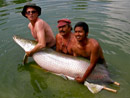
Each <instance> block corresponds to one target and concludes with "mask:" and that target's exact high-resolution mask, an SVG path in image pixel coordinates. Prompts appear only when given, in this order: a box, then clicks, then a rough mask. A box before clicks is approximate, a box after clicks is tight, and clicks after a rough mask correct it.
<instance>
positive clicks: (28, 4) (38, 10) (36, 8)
mask: <svg viewBox="0 0 130 98" xmlns="http://www.w3.org/2000/svg"><path fill="white" fill-rule="evenodd" d="M28 8H33V9H34V10H35V11H28V12H27V9H28ZM36 12H37V13H38V16H40V15H41V8H40V7H39V6H37V5H36V4H35V3H27V4H26V5H25V6H24V7H23V10H22V12H21V14H22V15H23V16H24V17H26V18H27V16H26V14H28V15H29V14H31V13H32V14H34V13H36Z"/></svg>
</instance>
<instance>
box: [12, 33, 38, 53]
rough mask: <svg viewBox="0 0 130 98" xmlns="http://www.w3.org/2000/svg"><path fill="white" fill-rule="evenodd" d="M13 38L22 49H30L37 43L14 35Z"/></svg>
mask: <svg viewBox="0 0 130 98" xmlns="http://www.w3.org/2000/svg"><path fill="white" fill-rule="evenodd" d="M13 39H14V41H15V42H16V43H17V44H18V45H19V46H21V47H22V48H23V49H24V51H31V50H32V49H33V48H34V47H35V45H36V43H37V42H36V41H33V40H27V39H23V38H20V37H19V36H16V35H15V36H13Z"/></svg>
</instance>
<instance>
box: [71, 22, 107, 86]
mask: <svg viewBox="0 0 130 98" xmlns="http://www.w3.org/2000/svg"><path fill="white" fill-rule="evenodd" d="M74 31H75V33H74V35H75V39H76V41H75V45H73V48H72V50H73V55H74V56H81V57H85V58H87V59H89V60H90V65H89V67H88V69H86V72H85V73H84V75H83V77H78V76H77V78H76V80H77V81H78V82H79V83H82V82H84V81H85V79H86V78H87V77H88V76H89V74H90V73H91V72H92V70H93V69H94V67H95V66H96V63H104V64H105V59H104V56H103V52H102V49H101V47H100V45H99V43H98V42H97V41H96V40H95V39H92V38H87V36H88V33H89V27H88V25H87V24H86V23H85V22H78V23H77V24H76V25H75V27H74Z"/></svg>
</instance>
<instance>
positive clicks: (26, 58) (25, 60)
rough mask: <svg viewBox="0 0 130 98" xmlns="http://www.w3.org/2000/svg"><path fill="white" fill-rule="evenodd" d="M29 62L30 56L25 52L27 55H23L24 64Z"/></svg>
mask: <svg viewBox="0 0 130 98" xmlns="http://www.w3.org/2000/svg"><path fill="white" fill-rule="evenodd" d="M27 62H28V56H27V55H26V53H25V55H24V57H23V64H24V65H25V64H26V63H27Z"/></svg>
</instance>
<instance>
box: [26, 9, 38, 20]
mask: <svg viewBox="0 0 130 98" xmlns="http://www.w3.org/2000/svg"><path fill="white" fill-rule="evenodd" d="M25 16H26V17H27V18H28V19H29V20H30V21H31V20H35V19H37V17H38V12H37V11H36V9H35V8H32V7H28V8H27V10H26V13H25Z"/></svg>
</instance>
